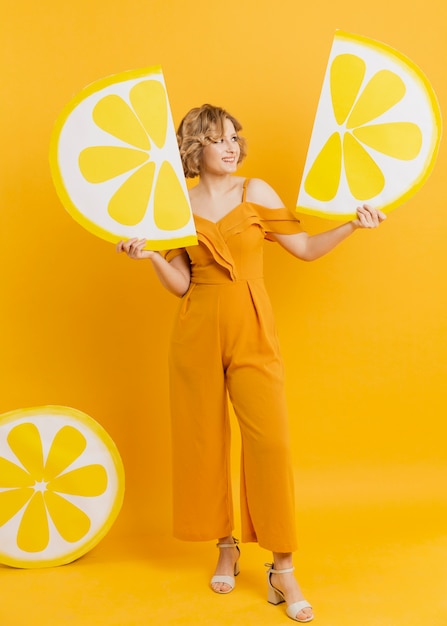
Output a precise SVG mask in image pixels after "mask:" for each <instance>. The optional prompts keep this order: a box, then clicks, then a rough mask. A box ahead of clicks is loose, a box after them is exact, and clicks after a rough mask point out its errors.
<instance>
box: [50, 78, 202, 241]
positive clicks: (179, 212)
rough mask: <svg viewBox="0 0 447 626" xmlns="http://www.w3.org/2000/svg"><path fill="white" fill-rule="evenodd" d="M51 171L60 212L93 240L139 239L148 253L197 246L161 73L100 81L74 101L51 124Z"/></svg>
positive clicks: (87, 88)
mask: <svg viewBox="0 0 447 626" xmlns="http://www.w3.org/2000/svg"><path fill="white" fill-rule="evenodd" d="M166 164H169V165H166ZM50 166H51V173H52V176H53V181H54V184H55V187H56V190H57V192H58V195H59V197H60V199H61V201H62V204H63V205H64V207H65V208H66V209H67V211H68V212H69V213H70V215H71V216H72V217H73V218H74V219H75V220H76V221H77V222H79V223H80V224H81V225H82V226H83V227H84V228H86V229H87V230H88V231H90V232H91V233H93V234H95V235H97V236H98V237H101V238H103V239H106V240H107V241H111V242H113V243H117V242H118V241H120V240H123V239H124V240H125V239H130V238H134V237H137V238H141V239H146V241H147V243H146V248H147V249H152V250H166V249H168V248H178V247H182V246H187V245H195V244H197V235H196V231H195V225H194V219H193V215H192V210H191V206H190V203H189V195H188V190H187V187H186V181H185V177H184V173H183V167H182V163H181V159H180V154H179V150H178V145H177V137H176V132H175V127H174V123H173V120H172V115H171V110H170V106H169V100H168V95H167V91H166V85H165V82H164V77H163V73H162V71H161V68H160V67H152V68H145V69H143V70H132V71H129V72H123V73H122V74H117V75H115V76H110V77H107V78H104V79H101V80H99V81H97V82H96V83H93V84H92V85H89V86H88V87H86V88H85V89H84V90H82V91H81V92H80V93H79V94H78V95H77V96H76V97H75V98H73V100H72V101H71V102H69V103H68V104H67V106H66V107H65V108H64V110H63V111H62V113H61V114H60V116H59V117H58V119H57V121H56V124H55V127H54V130H53V133H52V137H51V145H50ZM167 181H169V185H168V184H167Z"/></svg>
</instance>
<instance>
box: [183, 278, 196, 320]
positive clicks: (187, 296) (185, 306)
mask: <svg viewBox="0 0 447 626" xmlns="http://www.w3.org/2000/svg"><path fill="white" fill-rule="evenodd" d="M195 287H196V283H191V284H190V286H189V289H188V291H187V292H186V293H185V295H184V296H183V297H182V301H181V303H180V310H179V318H180V319H183V318H184V317H186V315H187V313H188V309H189V304H190V299H191V294H192V292H193V291H194V289H195Z"/></svg>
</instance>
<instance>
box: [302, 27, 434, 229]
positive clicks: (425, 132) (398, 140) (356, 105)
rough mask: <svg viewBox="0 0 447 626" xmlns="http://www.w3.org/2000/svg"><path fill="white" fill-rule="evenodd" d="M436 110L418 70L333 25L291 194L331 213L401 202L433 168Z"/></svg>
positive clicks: (309, 208)
mask: <svg viewBox="0 0 447 626" xmlns="http://www.w3.org/2000/svg"><path fill="white" fill-rule="evenodd" d="M440 137H441V113H440V109H439V105H438V102H437V99H436V96H435V94H434V91H433V89H432V87H431V85H430V83H429V82H428V80H427V78H426V77H425V76H424V74H423V73H422V72H421V70H420V69H419V68H418V67H417V66H416V65H415V64H414V63H413V62H412V61H410V60H409V59H408V58H406V57H405V56H404V55H402V54H400V53H399V52H397V51H396V50H393V49H392V48H390V47H388V46H386V45H385V44H382V43H379V42H377V41H373V40H371V39H367V38H365V37H360V36H356V35H351V34H348V33H345V32H342V31H336V33H335V37H334V42H333V45H332V50H331V53H330V56H329V62H328V66H327V70H326V75H325V78H324V81H323V87H322V91H321V95H320V101H319V104H318V109H317V113H316V117H315V122H314V127H313V131H312V136H311V140H310V145H309V151H308V154H307V159H306V163H305V166H304V172H303V177H302V182H301V187H300V191H299V194H298V200H297V208H296V210H297V212H299V213H310V214H314V215H318V216H321V217H325V218H329V219H332V218H333V219H343V218H346V217H347V216H353V215H354V214H355V209H356V207H357V206H358V205H359V204H361V203H365V202H366V203H370V204H372V205H373V206H374V207H376V208H380V209H382V210H383V211H385V212H388V211H390V210H391V209H394V208H396V207H397V206H399V205H401V204H403V203H404V202H405V201H406V200H407V199H408V198H409V197H410V196H412V195H413V194H414V193H415V192H416V191H417V190H418V189H419V188H420V187H421V186H422V184H423V183H424V181H425V180H426V178H427V177H428V175H429V173H430V171H431V170H432V168H433V166H434V163H435V159H436V154H437V150H438V146H439V141H440Z"/></svg>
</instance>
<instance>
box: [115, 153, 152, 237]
mask: <svg viewBox="0 0 447 626" xmlns="http://www.w3.org/2000/svg"><path fill="white" fill-rule="evenodd" d="M154 175H155V164H154V163H146V165H143V167H140V169H138V170H137V171H136V172H134V174H132V175H131V176H129V178H128V179H127V180H126V181H125V182H124V183H123V184H122V185H121V187H119V188H118V190H117V191H116V193H114V195H113V196H112V197H111V198H110V202H109V206H108V212H109V215H110V216H111V217H113V219H114V220H115V221H116V222H119V223H120V224H124V225H126V226H133V225H135V224H138V223H139V222H141V220H142V219H143V217H144V215H145V213H146V211H147V207H148V203H149V199H150V196H151V193H152V186H153V183H154Z"/></svg>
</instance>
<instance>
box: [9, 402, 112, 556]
mask: <svg viewBox="0 0 447 626" xmlns="http://www.w3.org/2000/svg"><path fill="white" fill-rule="evenodd" d="M123 495H124V470H123V465H122V462H121V458H120V455H119V453H118V450H117V448H116V446H115V444H114V443H113V441H112V440H111V438H110V437H109V435H108V434H107V433H106V431H105V430H104V429H103V428H102V427H101V426H100V425H99V424H98V423H97V422H95V421H94V420H93V419H92V418H91V417H89V416H88V415H86V414H85V413H82V412H81V411H78V410H76V409H72V408H68V407H63V406H43V407H37V408H31V409H20V410H16V411H11V412H9V413H4V414H3V415H0V563H3V564H5V565H11V566H14V567H22V568H33V567H50V566H56V565H63V564H65V563H70V562H71V561H74V560H75V559H77V558H79V557H80V556H82V555H83V554H85V553H86V552H88V551H89V550H90V549H91V548H93V547H94V546H95V545H96V544H97V543H98V542H99V541H100V540H101V539H102V538H103V537H104V536H105V534H106V533H107V532H108V531H109V529H110V527H111V526H112V524H113V522H114V521H115V519H116V517H117V515H118V513H119V510H120V508H121V504H122V501H123Z"/></svg>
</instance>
